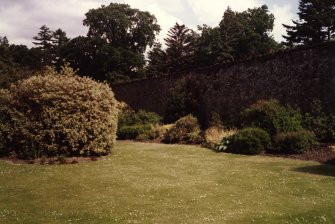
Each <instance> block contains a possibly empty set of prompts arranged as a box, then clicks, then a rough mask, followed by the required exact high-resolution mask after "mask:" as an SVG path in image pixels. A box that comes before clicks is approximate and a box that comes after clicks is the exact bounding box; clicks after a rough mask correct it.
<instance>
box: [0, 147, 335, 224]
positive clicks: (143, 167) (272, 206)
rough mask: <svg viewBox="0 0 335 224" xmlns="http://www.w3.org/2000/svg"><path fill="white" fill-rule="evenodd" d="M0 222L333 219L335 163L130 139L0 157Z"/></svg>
mask: <svg viewBox="0 0 335 224" xmlns="http://www.w3.org/2000/svg"><path fill="white" fill-rule="evenodd" d="M0 223H11V224H12V223H34V224H35V223H145V224H146V223H173V224H174V223H191V224H193V223H229V224H230V223H299V224H301V223H335V167H334V166H327V165H321V164H318V163H315V162H306V161H296V160H289V159H281V158H270V157H261V156H238V155H230V154H218V153H215V152H212V151H210V150H207V149H203V148H200V147H195V146H180V145H161V144H143V143H133V142H118V143H117V145H116V147H115V149H114V150H113V153H112V154H111V155H110V156H108V157H107V158H105V159H103V160H99V161H95V162H82V163H79V164H73V165H28V164H24V165H22V164H21V165H17V164H16V165H15V164H11V163H8V162H4V161H0Z"/></svg>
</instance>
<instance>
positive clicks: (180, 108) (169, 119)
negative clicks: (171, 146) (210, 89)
mask: <svg viewBox="0 0 335 224" xmlns="http://www.w3.org/2000/svg"><path fill="white" fill-rule="evenodd" d="M202 91H203V85H202V83H200V82H199V80H197V79H191V78H182V79H180V80H178V81H177V83H176V84H175V86H174V87H173V88H172V89H170V92H169V95H168V96H167V104H166V105H167V106H166V111H165V115H164V122H165V123H173V122H176V121H177V120H178V119H180V118H182V117H184V116H187V115H188V114H192V115H194V116H196V117H198V118H199V117H201V111H202V110H201V107H200V99H201V95H202Z"/></svg>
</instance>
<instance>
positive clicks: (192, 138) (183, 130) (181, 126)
mask: <svg viewBox="0 0 335 224" xmlns="http://www.w3.org/2000/svg"><path fill="white" fill-rule="evenodd" d="M162 141H163V142H164V143H185V144H187V143H200V142H201V141H202V137H201V130H200V126H199V123H198V120H197V118H195V117H194V116H192V115H187V116H185V117H182V118H180V119H179V120H177V121H176V122H175V123H174V125H173V126H172V127H171V128H170V129H169V130H167V131H166V133H165V134H164V137H163V140H162Z"/></svg>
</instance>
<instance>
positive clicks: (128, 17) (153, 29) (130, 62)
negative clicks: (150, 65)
mask: <svg viewBox="0 0 335 224" xmlns="http://www.w3.org/2000/svg"><path fill="white" fill-rule="evenodd" d="M84 25H85V26H88V27H89V31H88V33H87V38H88V39H86V40H85V41H86V42H87V46H88V47H90V48H91V49H86V50H85V51H83V52H91V51H92V50H93V49H94V50H95V52H91V53H90V57H91V58H90V63H91V64H92V65H94V66H98V65H99V66H100V64H101V63H102V62H101V60H103V67H99V68H98V67H94V66H93V68H96V69H94V70H95V71H97V70H99V71H101V72H100V73H99V75H97V76H98V77H99V78H103V77H104V78H105V79H106V80H108V81H111V82H113V81H117V80H120V79H134V78H138V77H139V76H141V75H142V71H143V69H144V66H145V58H144V53H145V51H146V48H147V47H148V46H152V45H153V44H154V40H155V36H156V34H158V33H159V31H160V27H159V25H158V24H157V20H156V18H155V16H153V15H151V14H150V13H149V12H144V11H140V10H138V9H132V8H130V6H129V5H127V4H117V3H111V4H110V5H108V6H101V7H100V8H98V9H91V10H89V12H88V13H86V19H85V20H84ZM82 41H83V40H81V42H82ZM94 42H98V43H99V44H97V45H93V46H92V45H91V44H92V43H94ZM81 57H83V58H87V57H86V56H81ZM82 66H83V67H86V65H82ZM91 74H93V73H91Z"/></svg>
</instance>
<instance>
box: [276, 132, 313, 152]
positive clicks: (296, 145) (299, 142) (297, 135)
mask: <svg viewBox="0 0 335 224" xmlns="http://www.w3.org/2000/svg"><path fill="white" fill-rule="evenodd" d="M315 144H316V137H315V134H314V133H313V132H311V131H306V130H303V131H297V132H288V133H280V134H278V135H276V136H275V138H274V151H276V152H279V153H294V154H299V153H304V152H306V151H308V150H309V149H310V148H311V147H312V146H313V145H315Z"/></svg>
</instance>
